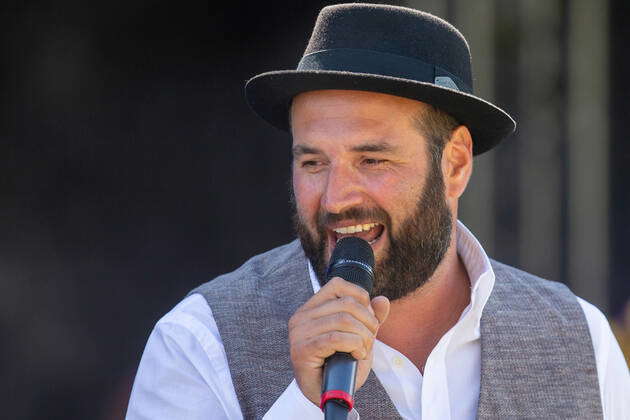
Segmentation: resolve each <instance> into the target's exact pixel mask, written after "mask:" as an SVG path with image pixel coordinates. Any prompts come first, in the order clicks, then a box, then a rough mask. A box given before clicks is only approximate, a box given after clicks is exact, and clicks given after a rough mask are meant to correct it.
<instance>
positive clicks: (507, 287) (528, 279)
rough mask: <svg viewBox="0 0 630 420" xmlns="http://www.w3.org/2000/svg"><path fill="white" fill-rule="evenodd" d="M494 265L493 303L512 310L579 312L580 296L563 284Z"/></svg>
mask: <svg viewBox="0 0 630 420" xmlns="http://www.w3.org/2000/svg"><path fill="white" fill-rule="evenodd" d="M491 264H492V269H493V271H494V274H495V284H494V288H493V290H492V295H491V296H493V297H494V299H492V300H494V301H499V302H501V303H503V304H504V305H507V306H509V307H510V308H511V309H515V308H520V309H522V310H552V311H553V312H555V313H567V311H571V312H575V311H576V310H579V306H578V302H577V297H576V296H575V295H574V294H573V293H572V292H571V290H570V289H569V288H568V287H567V286H566V285H564V284H563V283H560V282H556V281H551V280H546V279H543V278H541V277H538V276H536V275H534V274H531V273H528V272H526V271H523V270H519V269H518V268H514V267H511V266H509V265H506V264H503V263H500V262H497V261H494V260H491ZM580 312H581V311H580Z"/></svg>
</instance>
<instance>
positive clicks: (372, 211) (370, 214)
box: [317, 207, 390, 227]
mask: <svg viewBox="0 0 630 420" xmlns="http://www.w3.org/2000/svg"><path fill="white" fill-rule="evenodd" d="M353 219H358V220H370V221H372V222H376V223H381V224H383V225H386V226H389V220H390V219H389V215H388V214H387V212H386V211H385V210H383V209H382V208H380V207H373V208H361V207H352V208H350V209H348V210H345V211H343V212H341V213H328V212H322V213H320V214H319V215H318V216H317V224H318V226H319V227H324V226H326V225H329V224H332V223H338V222H342V221H344V220H353Z"/></svg>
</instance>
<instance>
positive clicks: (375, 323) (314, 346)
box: [289, 237, 389, 413]
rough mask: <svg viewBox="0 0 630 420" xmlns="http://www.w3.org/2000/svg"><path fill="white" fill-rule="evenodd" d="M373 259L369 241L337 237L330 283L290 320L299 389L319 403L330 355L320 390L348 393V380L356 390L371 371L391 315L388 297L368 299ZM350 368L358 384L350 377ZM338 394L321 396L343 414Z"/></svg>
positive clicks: (294, 363) (295, 371) (292, 353)
mask: <svg viewBox="0 0 630 420" xmlns="http://www.w3.org/2000/svg"><path fill="white" fill-rule="evenodd" d="M373 259H374V257H373V255H372V249H371V247H370V246H369V245H368V244H367V242H365V241H363V240H362V239H359V238H355V237H347V238H343V239H341V240H340V241H339V242H338V244H337V247H336V248H335V251H334V252H333V256H332V257H331V263H330V267H329V270H328V276H327V277H328V280H329V281H328V282H327V283H326V284H325V285H324V286H323V287H322V288H321V289H320V290H319V292H318V293H316V294H315V295H314V296H313V297H312V298H311V299H309V300H308V301H307V302H306V303H305V304H304V305H303V306H302V307H300V309H298V310H297V311H296V313H295V314H294V315H293V316H292V317H291V319H290V320H289V343H290V347H291V349H290V350H291V362H292V364H293V371H294V374H295V378H296V380H297V383H298V385H299V387H300V389H301V390H302V393H303V394H304V395H305V396H306V397H307V398H308V399H309V400H311V401H312V402H313V403H314V404H316V405H318V406H319V405H320V403H321V396H322V378H323V376H324V365H325V362H326V361H327V359H328V358H330V360H328V365H329V367H328V368H327V369H326V381H327V384H328V387H329V388H328V389H327V390H324V391H334V390H335V389H334V388H344V389H343V390H340V391H343V392H345V393H347V394H349V395H350V396H351V395H352V394H353V391H354V390H353V389H352V384H355V389H358V388H360V387H361V386H362V385H363V383H365V380H366V379H367V376H368V374H369V372H370V368H371V365H372V345H373V343H374V338H375V336H376V332H377V330H378V327H379V325H380V324H382V323H383V322H384V321H385V319H386V318H387V314H388V313H389V301H388V300H387V298H385V297H383V296H379V297H376V298H374V299H372V300H371V301H370V297H369V292H368V290H366V288H369V289H371V286H372V276H371V275H370V273H371V269H372V268H371V266H372V265H373ZM335 353H345V355H344V354H337V355H335ZM333 355H335V356H333ZM331 356H333V357H332V358H331ZM357 361H358V363H357ZM354 372H356V383H355V382H354V378H351V376H353V374H354ZM349 381H351V382H352V383H350V382H349ZM340 395H342V394H339V393H334V392H333V393H330V392H329V393H328V394H327V395H325V397H332V399H331V400H330V402H329V403H328V404H327V406H333V405H334V406H336V407H335V408H339V407H341V408H342V409H343V411H345V412H346V413H347V409H348V407H346V406H345V405H346V403H345V402H344V400H345V399H346V397H340ZM333 409H334V408H333Z"/></svg>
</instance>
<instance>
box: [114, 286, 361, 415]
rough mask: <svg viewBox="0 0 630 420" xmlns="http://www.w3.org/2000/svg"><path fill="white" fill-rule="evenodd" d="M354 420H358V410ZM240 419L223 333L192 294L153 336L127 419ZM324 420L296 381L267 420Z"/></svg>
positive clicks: (208, 309)
mask: <svg viewBox="0 0 630 420" xmlns="http://www.w3.org/2000/svg"><path fill="white" fill-rule="evenodd" d="M350 414H351V415H350V416H349V419H358V414H356V411H355V410H353V411H352V412H351V413H350ZM209 418H212V419H217V420H227V419H229V420H241V419H242V418H243V414H242V413H241V408H240V404H239V402H238V398H237V397H236V391H235V390H234V385H233V383H232V377H231V376H230V369H229V365H228V361H227V356H226V354H225V348H224V346H223V341H222V340H221V336H220V334H219V329H218V327H217V324H216V322H215V320H214V317H213V315H212V310H211V309H210V307H209V306H208V304H207V302H206V300H205V299H204V298H203V297H202V296H201V295H191V296H189V297H187V298H186V299H184V300H183V301H182V302H180V303H179V304H178V305H177V306H176V307H175V308H173V310H172V311H171V312H169V313H168V314H166V315H165V316H164V317H163V318H162V319H161V320H160V321H158V323H157V324H156V326H155V328H154V329H153V331H152V332H151V335H150V336H149V339H148V341H147V345H146V347H145V349H144V353H143V355H142V359H141V360H140V365H139V367H138V372H137V374H136V379H135V381H134V384H133V389H132V391H131V398H130V400H129V407H128V409H127V416H126V419H127V420H149V419H151V420H162V419H164V420H166V419H169V420H171V419H187V420H201V419H204V420H206V419H209ZM264 418H265V419H266V420H270V419H283V420H284V419H288V418H299V419H300V420H309V419H323V418H324V415H323V413H322V412H321V410H320V409H319V408H318V407H316V406H315V405H314V404H313V403H311V402H310V401H309V400H308V399H307V398H306V397H305V396H304V394H302V391H301V390H300V388H299V387H298V386H297V383H296V382H295V380H293V382H292V383H291V384H290V385H289V386H288V387H287V389H286V390H285V391H284V392H283V393H282V395H281V396H280V397H279V398H278V399H277V400H276V401H275V402H274V404H273V405H272V407H271V409H270V410H269V411H268V412H267V414H266V415H265V417H264Z"/></svg>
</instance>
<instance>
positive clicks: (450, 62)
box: [245, 3, 515, 154]
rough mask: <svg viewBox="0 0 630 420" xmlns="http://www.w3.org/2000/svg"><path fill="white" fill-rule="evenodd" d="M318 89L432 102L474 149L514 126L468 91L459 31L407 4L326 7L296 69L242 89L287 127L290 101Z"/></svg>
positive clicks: (466, 55) (466, 53) (467, 60)
mask: <svg viewBox="0 0 630 420" xmlns="http://www.w3.org/2000/svg"><path fill="white" fill-rule="evenodd" d="M322 89H349V90H364V91H372V92H379V93H386V94H391V95H396V96H402V97H406V98H410V99H415V100H418V101H422V102H425V103H429V104H431V105H434V106H436V107H437V108H439V109H441V110H443V111H445V112H447V113H449V114H451V115H453V116H454V117H455V118H456V119H457V120H458V121H459V122H460V123H461V124H464V125H466V126H468V128H469V130H470V131H471V133H472V135H473V153H474V154H479V153H483V152H485V151H486V150H489V149H490V148H492V147H494V146H495V145H496V144H497V143H499V142H500V141H501V139H503V138H504V137H506V136H507V135H509V134H510V133H511V132H513V131H514V129H515V122H514V120H513V119H512V118H511V117H510V116H509V115H508V114H507V113H506V112H505V111H503V110H502V109H500V108H498V107H496V106H495V105H493V104H491V103H490V102H488V101H485V100H484V99H482V98H479V97H477V96H475V95H474V94H473V78H472V71H471V57H470V50H469V48H468V43H467V42H466V39H465V38H464V37H463V35H462V34H461V33H460V32H459V31H458V30H457V29H456V28H455V27H454V26H453V25H451V24H450V23H448V22H446V21H444V20H443V19H440V18H438V17H436V16H433V15H431V14H429V13H425V12H421V11H418V10H415V9H410V8H406V7H400V6H388V5H372V4H358V3H349V4H340V5H334V6H327V7H324V8H323V9H322V10H321V11H320V13H319V15H318V17H317V19H316V22H315V26H314V29H313V32H312V34H311V37H310V39H309V42H308V44H307V47H306V50H305V51H304V55H303V57H302V59H301V60H300V62H299V64H298V66H297V69H295V70H280V71H271V72H266V73H262V74H259V75H257V76H255V77H253V78H251V79H250V80H249V81H248V82H247V84H246V87H245V93H246V98H247V101H248V103H249V105H250V107H251V108H252V109H253V110H254V111H255V112H256V113H257V114H258V115H259V116H261V117H262V118H263V119H265V120H266V121H267V122H269V123H270V124H272V125H274V126H275V127H277V128H280V129H282V130H285V131H288V130H289V129H290V127H289V122H288V114H289V109H290V104H291V101H292V98H293V97H294V96H295V95H297V94H299V93H302V92H307V91H312V90H322Z"/></svg>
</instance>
